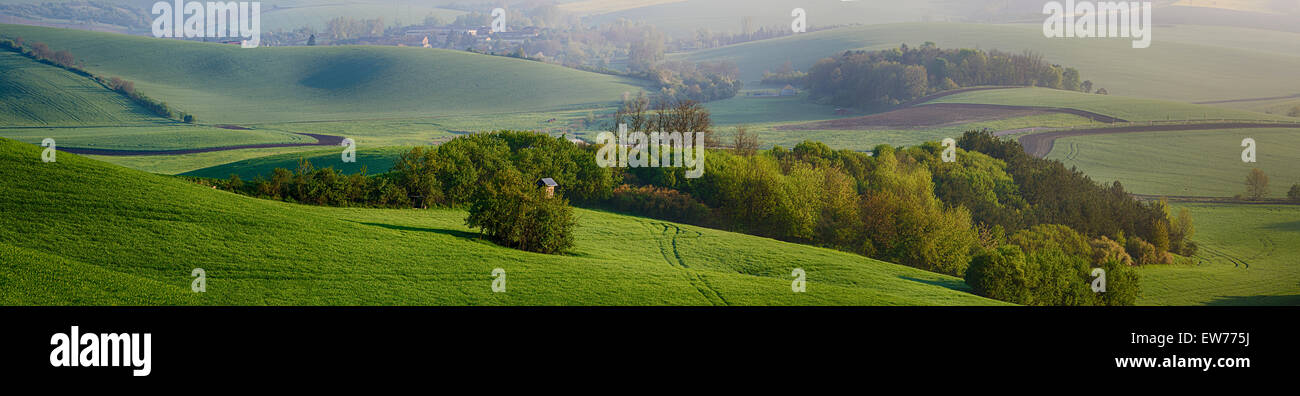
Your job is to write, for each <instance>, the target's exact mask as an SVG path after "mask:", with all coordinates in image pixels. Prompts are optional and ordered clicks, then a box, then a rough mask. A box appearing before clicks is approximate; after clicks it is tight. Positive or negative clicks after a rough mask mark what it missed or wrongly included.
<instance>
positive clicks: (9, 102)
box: [0, 51, 168, 126]
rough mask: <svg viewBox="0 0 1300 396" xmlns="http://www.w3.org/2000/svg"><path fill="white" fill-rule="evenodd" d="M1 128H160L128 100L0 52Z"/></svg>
mask: <svg viewBox="0 0 1300 396" xmlns="http://www.w3.org/2000/svg"><path fill="white" fill-rule="evenodd" d="M0 103H4V106H0V125H2V126H48V125H87V124H89V125H124V124H133V125H135V124H145V125H148V124H159V123H166V122H167V121H168V120H165V119H161V118H158V117H155V116H154V115H153V114H150V113H149V112H148V111H147V110H145V109H144V108H142V107H140V106H137V105H136V104H135V103H133V102H131V100H130V99H127V98H126V97H125V96H122V95H120V94H117V93H115V92H112V91H109V90H108V89H105V88H104V86H102V85H99V84H98V83H96V82H94V81H93V80H91V79H89V78H86V77H83V76H79V75H76V74H73V73H71V72H68V71H67V70H64V69H61V68H59V67H55V66H50V65H47V64H44V63H40V62H37V61H34V60H32V59H31V58H28V57H26V56H23V55H20V54H17V53H14V52H10V51H0Z"/></svg>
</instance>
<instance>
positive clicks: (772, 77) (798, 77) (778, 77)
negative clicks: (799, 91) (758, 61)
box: [762, 61, 808, 86]
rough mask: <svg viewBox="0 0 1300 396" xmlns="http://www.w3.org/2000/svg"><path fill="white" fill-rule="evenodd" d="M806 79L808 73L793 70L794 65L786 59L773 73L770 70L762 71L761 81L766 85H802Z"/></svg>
mask: <svg viewBox="0 0 1300 396" xmlns="http://www.w3.org/2000/svg"><path fill="white" fill-rule="evenodd" d="M807 81H808V73H804V72H801V71H798V70H795V69H794V65H793V64H791V63H790V62H789V61H786V62H785V63H784V64H782V65H781V67H780V68H777V69H776V72H775V73H773V72H772V71H770V70H769V71H765V72H763V80H762V83H763V84H766V85H782V84H789V85H794V86H803V84H804V83H806V82H807Z"/></svg>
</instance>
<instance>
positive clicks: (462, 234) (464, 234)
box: [356, 222, 595, 258]
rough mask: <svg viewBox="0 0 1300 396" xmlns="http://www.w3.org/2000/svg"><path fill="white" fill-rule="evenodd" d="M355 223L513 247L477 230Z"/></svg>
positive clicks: (569, 254) (581, 254)
mask: <svg viewBox="0 0 1300 396" xmlns="http://www.w3.org/2000/svg"><path fill="white" fill-rule="evenodd" d="M356 223H357V224H361V225H368V226H375V227H381V228H387V229H390V230H398V231H410V232H431V233H434V234H442V235H447V236H451V237H454V238H461V239H465V240H469V241H473V242H479V243H484V244H489V245H492V246H498V247H503V248H507V249H513V248H511V247H509V246H502V245H500V244H497V243H495V242H492V241H491V240H488V239H487V238H483V237H482V236H481V235H479V234H478V233H477V232H470V231H461V230H447V229H441V228H421V227H408V226H399V225H394V224H383V223H362V222H356ZM520 251H521V252H522V250H520ZM535 254H542V253H535ZM557 256H567V257H586V258H590V257H595V256H592V255H591V254H588V253H574V252H572V251H568V252H562V253H560V254H557Z"/></svg>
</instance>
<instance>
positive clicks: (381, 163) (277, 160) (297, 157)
mask: <svg viewBox="0 0 1300 396" xmlns="http://www.w3.org/2000/svg"><path fill="white" fill-rule="evenodd" d="M410 150H411V148H410V147H380V148H374V149H357V152H356V154H357V157H356V162H343V158H342V151H343V148H342V147H339V148H336V149H325V150H312V151H306V152H295V153H287V154H274V155H268V156H265V157H258V158H251V159H246V160H242V161H235V162H231V163H226V164H222V165H217V166H213V167H207V168H203V169H198V170H193V171H189V172H184V173H181V174H180V175H182V176H195V177H208V178H214V179H229V178H230V175H232V174H234V175H239V178H240V179H243V180H253V178H255V177H258V176H262V177H266V178H268V179H269V178H270V176H271V172H273V171H275V169H276V168H283V169H288V170H294V169H297V168H298V163H299V161H301V160H307V161H309V162H311V164H312V166H313V167H315V168H326V167H332V168H334V169H335V170H339V171H342V172H343V173H346V174H354V173H357V172H360V171H361V169H362V168H363V167H364V168H365V169H366V171H367V174H370V175H374V174H379V173H385V172H388V171H389V170H390V169H392V168H393V164H395V163H397V158H398V157H400V156H401V155H402V154H405V153H406V152H408V151H410Z"/></svg>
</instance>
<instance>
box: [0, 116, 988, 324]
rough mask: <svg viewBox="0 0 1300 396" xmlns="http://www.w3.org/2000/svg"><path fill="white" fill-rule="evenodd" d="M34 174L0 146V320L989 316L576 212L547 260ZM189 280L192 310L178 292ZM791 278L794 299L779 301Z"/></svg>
mask: <svg viewBox="0 0 1300 396" xmlns="http://www.w3.org/2000/svg"><path fill="white" fill-rule="evenodd" d="M39 158H40V148H39V147H37V146H32V145H28V144H23V143H17V142H14V141H11V140H0V163H3V166H0V187H2V189H3V191H5V192H6V193H5V194H0V210H3V212H4V214H5V222H6V223H5V224H6V226H5V227H3V228H0V257H4V260H3V261H2V262H0V304H5V305H28V304H37V305H45V304H55V305H62V304H74V305H137V304H205V305H381V304H382V305H534V304H547V305H550V304H554V305H580V304H593V305H667V304H672V305H759V304H762V305H788V304H799V305H804V304H811V305H821V304H827V305H841V304H843V305H955V304H997V302H996V301H992V300H988V299H984V298H980V297H977V296H975V295H972V294H969V293H967V292H965V291H963V290H964V289H965V288H966V286H965V285H964V283H963V282H962V281H961V280H960V279H957V278H953V277H949V276H943V275H938V274H933V273H929V272H925V271H921V270H917V269H913V268H909V267H904V266H900V265H895V264H889V263H884V262H879V261H875V260H871V259H867V258H864V257H861V256H856V255H851V254H847V253H841V252H837V251H832V250H827V249H821V248H814V247H809V246H802V245H797V244H789V243H783V242H777V241H773V240H770V239H765V238H757V237H752V236H746V235H740V234H734V233H728V232H722V231H715V230H709V229H703V228H698V227H691V226H684V225H678V224H672V223H665V222H661V221H655V220H648V219H642V218H635V217H629V216H622V215H614V214H608V213H603V212H595V211H589V210H578V211H577V213H576V214H577V216H578V224H579V225H578V229H577V231H576V237H577V246H576V247H575V248H574V249H573V250H572V251H571V252H570V253H569V254H568V255H566V256H551V255H541V254H532V253H524V252H520V251H516V250H513V249H507V248H502V247H498V246H496V245H494V244H491V243H489V242H485V241H483V240H480V239H478V237H477V236H476V234H475V233H473V232H471V230H469V229H467V228H466V227H465V226H464V218H465V212H463V211H458V210H375V209H347V208H326V207H308V206H299V205H293V204H287V203H281V202H272V201H264V200H258V199H253V198H248V197H242V196H238V195H234V194H230V193H226V192H222V191H216V190H212V189H208V188H203V187H201V186H198V185H193V184H189V183H187V182H184V181H181V180H178V179H175V178H171V177H167V176H157V175H150V174H146V173H143V172H139V171H135V170H130V169H126V168H121V167H117V166H113V165H109V164H105V163H102V162H98V161H93V160H90V159H86V158H83V157H80V156H76V155H71V154H61V155H59V157H58V162H55V163H42V162H41V161H40V160H39ZM194 268H203V269H204V270H205V271H206V273H207V292H206V293H203V294H195V293H191V292H190V291H189V285H190V282H191V280H192V278H191V277H190V273H191V271H192V269H194ZM494 268H503V269H505V270H506V271H507V292H506V293H492V292H491V287H490V285H491V282H492V280H493V277H492V275H491V273H492V270H493V269H494ZM794 268H803V269H804V270H806V271H807V273H808V282H809V285H808V291H807V293H792V292H791V290H790V283H791V280H792V278H791V276H790V273H791V271H792V270H793V269H794Z"/></svg>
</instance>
